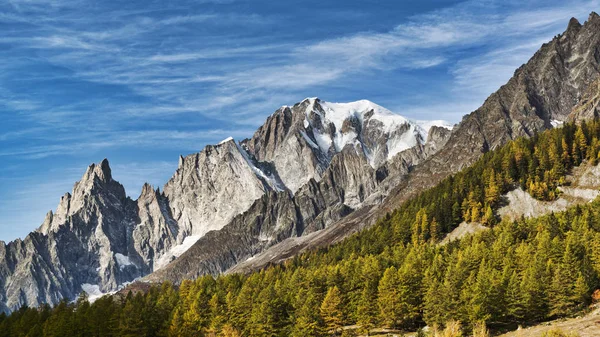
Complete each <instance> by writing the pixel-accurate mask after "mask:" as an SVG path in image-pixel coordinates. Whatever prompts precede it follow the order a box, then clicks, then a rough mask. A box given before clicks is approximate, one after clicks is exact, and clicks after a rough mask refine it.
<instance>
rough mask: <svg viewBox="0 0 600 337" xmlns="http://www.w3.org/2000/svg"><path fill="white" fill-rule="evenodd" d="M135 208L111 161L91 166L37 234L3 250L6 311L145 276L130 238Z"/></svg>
mask: <svg viewBox="0 0 600 337" xmlns="http://www.w3.org/2000/svg"><path fill="white" fill-rule="evenodd" d="M134 205H135V204H134V202H133V201H132V200H131V199H129V198H127V196H126V195H125V190H124V189H123V186H122V185H121V184H119V183H118V182H116V181H114V180H113V179H112V175H111V170H110V167H109V164H108V161H107V160H104V161H102V162H101V163H100V164H98V165H95V164H92V165H91V166H90V167H88V169H87V171H86V173H85V174H84V175H83V177H82V179H81V180H80V181H79V182H77V183H76V184H75V186H74V188H73V193H72V194H66V195H65V196H63V197H62V198H61V200H60V203H59V205H58V207H57V210H56V213H54V214H52V213H49V214H48V216H47V217H46V220H45V221H44V223H43V225H42V226H41V227H40V228H39V229H38V230H37V231H36V232H32V233H31V234H29V235H28V236H27V237H26V238H25V239H24V240H15V241H13V242H10V243H9V244H8V245H6V246H5V247H3V250H4V254H2V257H1V258H0V265H2V267H1V268H0V269H1V270H3V272H4V275H3V277H2V278H1V279H0V286H1V287H0V293H1V294H2V295H1V296H2V299H3V301H2V302H3V304H4V305H5V307H6V308H7V309H15V308H18V307H19V306H21V305H30V306H34V305H38V304H40V303H56V302H57V301H59V300H61V299H62V298H68V299H71V298H73V297H74V296H76V295H77V294H78V293H79V292H80V291H81V287H82V285H83V284H90V285H97V286H98V287H99V289H101V290H108V289H112V288H116V287H117V286H118V285H119V284H121V283H123V282H126V281H129V280H131V279H133V278H136V277H139V276H141V275H142V274H141V269H140V268H138V267H141V265H142V262H141V259H140V258H139V255H138V254H137V252H135V251H134V250H133V249H131V245H130V240H129V239H130V237H131V231H132V230H133V228H134V226H135V220H136V214H135V212H134V209H135V206H134Z"/></svg>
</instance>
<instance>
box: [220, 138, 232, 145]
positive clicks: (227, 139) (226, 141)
mask: <svg viewBox="0 0 600 337" xmlns="http://www.w3.org/2000/svg"><path fill="white" fill-rule="evenodd" d="M229 142H234V140H233V137H227V138H225V139H223V140H222V141H220V142H219V143H218V144H217V145H222V144H225V143H229Z"/></svg>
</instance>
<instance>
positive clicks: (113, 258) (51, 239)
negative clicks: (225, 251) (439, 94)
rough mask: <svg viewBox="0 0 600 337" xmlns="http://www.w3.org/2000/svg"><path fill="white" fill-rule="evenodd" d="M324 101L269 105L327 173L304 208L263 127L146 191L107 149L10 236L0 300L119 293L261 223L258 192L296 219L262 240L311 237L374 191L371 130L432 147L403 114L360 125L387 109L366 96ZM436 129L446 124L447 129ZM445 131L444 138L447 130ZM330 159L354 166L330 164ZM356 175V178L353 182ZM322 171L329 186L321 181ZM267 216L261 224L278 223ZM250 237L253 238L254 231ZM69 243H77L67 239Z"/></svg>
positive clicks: (186, 162) (376, 137)
mask: <svg viewBox="0 0 600 337" xmlns="http://www.w3.org/2000/svg"><path fill="white" fill-rule="evenodd" d="M355 103H356V102H355ZM303 104H304V105H303ZM308 104H310V106H311V108H310V109H309V110H310V111H308V110H307V107H308ZM321 104H327V103H325V102H323V101H321V100H319V99H316V98H315V99H312V100H311V99H307V100H304V101H302V102H300V103H298V104H296V105H295V106H294V107H292V108H289V107H288V108H287V109H286V108H285V107H284V108H281V109H278V110H277V111H276V112H274V113H273V114H272V115H271V117H272V116H275V117H274V118H276V119H277V118H283V117H286V115H287V116H288V117H294V118H295V119H296V120H300V122H296V124H295V125H294V127H295V129H292V128H290V127H291V126H292V125H291V124H290V125H287V126H286V127H287V131H288V133H287V134H285V135H284V136H285V137H287V138H285V139H286V141H285V142H286V144H289V143H293V144H294V146H296V148H297V149H300V150H301V152H300V153H299V155H297V156H296V158H299V157H307V156H306V153H310V155H311V156H312V158H314V159H315V160H314V161H308V162H307V166H305V167H304V168H303V169H302V170H300V171H302V172H320V173H318V174H317V175H316V176H314V177H313V178H311V179H310V181H308V182H307V183H303V184H302V186H296V187H297V188H298V189H300V188H302V190H303V192H302V197H301V198H300V199H299V200H300V201H299V202H298V203H300V204H302V205H303V206H302V211H300V209H298V205H297V204H294V206H293V208H289V207H290V206H291V205H292V204H289V203H288V204H287V205H288V206H285V203H284V204H283V205H276V203H278V202H283V200H288V201H290V200H292V199H290V197H291V196H290V193H291V191H290V189H289V188H288V186H287V185H285V184H284V182H283V180H282V179H281V178H280V176H279V173H278V170H277V168H278V167H279V169H280V170H281V167H282V166H281V164H279V165H278V164H277V163H273V162H269V161H266V160H264V159H265V156H269V155H270V156H275V155H278V153H281V152H282V151H285V148H284V149H283V150H282V149H281V148H277V147H276V146H273V145H279V144H280V143H277V142H272V143H268V142H262V143H261V140H260V137H254V140H255V142H254V143H252V146H248V144H250V141H251V139H250V140H244V141H240V142H236V141H235V140H233V138H227V139H225V140H223V141H221V142H219V143H218V144H215V145H207V146H205V147H204V149H203V150H202V151H200V152H198V153H194V154H190V155H187V156H185V157H184V156H180V157H179V162H178V167H177V169H176V171H175V173H174V174H173V176H172V177H171V178H170V179H169V181H168V182H167V183H166V184H165V185H164V187H163V189H162V191H161V190H160V189H159V188H157V189H154V188H153V187H152V186H150V185H149V184H144V186H142V189H141V192H140V195H139V197H138V198H137V199H136V200H132V199H131V198H129V197H128V196H127V195H126V193H125V189H124V187H123V186H122V185H121V184H120V183H118V182H117V181H116V180H114V179H113V175H112V171H111V169H110V165H109V162H108V160H107V159H104V160H102V161H101V162H100V163H98V164H91V165H90V166H89V167H88V168H87V169H86V171H85V173H84V174H83V175H82V178H81V180H79V181H78V182H76V183H75V184H74V186H73V190H72V192H70V193H66V194H65V195H64V196H63V197H62V198H61V200H60V202H59V204H58V206H57V208H56V210H55V211H54V212H53V211H50V212H48V214H47V215H46V218H45V220H44V222H43V223H42V225H40V227H39V228H38V229H37V230H36V231H34V232H32V233H31V234H30V235H28V236H27V237H25V238H24V239H23V240H20V239H19V240H15V241H12V242H9V243H8V244H4V243H3V244H1V245H0V246H1V247H0V249H1V250H2V251H0V276H1V277H0V303H1V304H0V310H1V311H10V310H13V309H16V308H18V307H19V306H21V305H30V306H36V305H39V304H41V303H51V304H55V303H57V302H58V301H59V300H61V299H62V298H67V299H73V298H74V297H75V296H76V295H77V294H78V293H79V292H80V291H82V290H85V289H88V290H89V289H93V290H94V296H97V295H98V293H102V292H105V293H106V292H112V291H114V290H116V289H118V288H119V287H120V286H121V285H122V284H124V283H127V282H130V281H132V280H134V279H136V278H139V277H141V276H144V275H147V274H149V273H151V272H152V271H157V270H160V269H161V268H163V267H164V266H166V265H168V264H169V262H170V261H171V260H173V259H176V258H177V257H178V256H179V255H181V254H183V253H185V251H186V250H187V249H188V248H189V247H191V246H193V244H194V243H195V242H196V241H197V240H200V239H201V238H203V237H204V236H205V235H206V234H207V233H210V232H219V231H220V230H221V229H222V228H223V226H225V225H226V224H228V223H230V222H232V221H233V220H234V219H235V217H240V218H241V219H245V220H244V221H245V222H248V221H252V220H251V219H247V218H243V217H241V215H242V214H244V213H245V212H247V211H248V210H249V209H250V208H251V206H252V205H253V204H257V206H256V207H258V204H259V203H260V202H259V201H260V200H263V201H262V202H263V203H264V202H266V203H267V205H268V206H267V207H263V208H262V209H261V210H262V212H263V213H264V212H271V213H272V209H273V208H279V209H280V213H281V214H282V215H281V217H282V218H281V220H279V221H280V222H281V221H285V222H287V221H292V222H293V224H296V225H293V224H292V225H291V226H283V227H282V226H278V225H276V224H275V223H273V224H271V225H272V226H271V227H270V232H269V235H270V236H269V237H268V238H267V240H266V241H265V237H264V235H266V234H265V233H262V235H263V237H260V235H258V237H257V239H258V241H257V242H256V243H255V244H256V247H262V246H261V245H265V244H266V243H264V242H267V241H269V242H270V241H274V242H276V241H280V240H283V239H285V238H287V237H290V236H297V235H302V233H304V232H305V231H314V230H319V229H322V228H324V227H326V226H327V225H328V224H329V223H330V222H331V221H333V219H335V220H337V219H339V218H341V217H343V216H345V215H347V214H348V213H349V212H351V208H349V206H346V205H344V202H346V203H349V204H351V205H352V206H354V207H356V205H359V204H360V203H361V202H362V201H363V199H364V198H365V197H366V196H365V193H366V194H370V193H371V192H373V191H374V185H373V182H374V181H376V179H377V178H376V172H375V170H374V169H373V167H371V165H370V164H369V163H368V162H367V157H366V156H365V153H364V151H363V150H362V148H363V140H365V141H366V140H370V141H371V140H372V141H371V144H378V145H381V144H383V146H384V153H387V152H385V151H387V141H388V140H389V139H393V137H404V139H406V137H414V140H413V141H412V143H410V144H414V146H415V151H416V152H415V153H416V154H414V156H417V157H418V156H422V155H424V154H421V152H422V149H423V148H424V146H425V144H424V139H423V137H422V133H423V131H422V130H419V131H420V133H415V132H412V130H416V129H417V128H418V126H417V125H416V124H414V123H413V122H410V121H408V120H406V119H405V118H403V117H400V116H397V115H394V116H397V117H394V118H396V119H398V120H400V121H401V123H397V125H392V126H389V125H388V127H387V129H386V130H383V131H381V132H380V131H379V130H378V128H381V127H382V126H383V124H377V123H375V125H365V128H364V129H368V130H369V132H371V133H370V134H367V133H364V134H360V130H362V129H363V120H358V118H356V114H358V113H360V114H362V115H361V116H364V115H370V117H372V115H374V114H375V111H364V109H371V110H374V109H381V110H383V108H381V107H379V106H377V105H375V104H374V103H371V102H368V101H364V100H363V101H359V102H358V103H356V104H358V105H362V106H364V108H363V111H352V113H348V112H349V110H347V111H343V113H344V114H346V115H343V116H342V117H340V116H333V117H335V118H337V120H336V122H338V125H337V127H336V124H334V123H332V122H330V121H328V120H326V119H325V116H326V114H327V117H332V114H333V115H335V114H338V111H335V110H332V109H329V110H328V111H327V112H325V111H324V108H323V107H321ZM336 104H337V103H336ZM352 104H353V103H348V105H352ZM292 110H293V111H292ZM307 111H308V114H307ZM385 111H386V112H387V110H385ZM320 114H321V115H320ZM292 115H294V116H292ZM338 115H339V114H338ZM271 117H269V118H271ZM301 117H303V119H304V120H301ZM309 117H310V119H309ZM386 117H390V115H386ZM367 119H369V118H367ZM268 121H269V119H267V122H266V123H265V125H268ZM306 123H308V124H309V125H306ZM311 123H312V124H311ZM370 124H373V123H370ZM317 129H318V130H321V131H326V132H327V134H326V135H327V136H328V137H331V138H330V141H329V142H325V143H326V144H329V147H327V148H324V147H323V148H322V147H319V146H318V145H317V146H314V145H316V144H317V143H318V142H319V141H321V140H323V138H325V136H322V135H320V134H319V133H318V132H319V131H316V130H317ZM407 130H408V132H407ZM395 131H397V132H395ZM394 132H395V133H394ZM434 133H440V134H444V131H440V130H436V131H434ZM257 134H260V129H259V130H258V131H257ZM316 137H321V139H319V140H318V139H317V138H316ZM335 137H337V138H338V139H337V140H338V142H337V145H342V146H343V148H340V147H336V146H335V145H336V143H335V142H334V140H336V139H334V138H335ZM344 137H345V138H344ZM369 137H372V138H373V139H371V138H369ZM265 138H267V139H268V138H269V137H265ZM433 138H436V136H434V137H433ZM437 138H438V139H443V135H442V136H439V137H437ZM340 139H341V142H340V141H339V140H340ZM399 139H400V138H399ZM378 142H379V143H378ZM261 144H267V145H268V146H267V147H269V146H270V149H268V151H265V152H259V151H254V147H255V146H257V145H261ZM410 144H409V145H410ZM417 145H418V146H417ZM365 147H366V146H365ZM417 147H418V149H416V148H417ZM302 151H303V152H302ZM257 154H258V155H257ZM257 157H258V158H257ZM308 158H311V157H310V156H308ZM331 163H334V164H333V165H334V166H339V167H340V169H343V170H344V171H342V173H337V172H336V173H334V172H330V171H331V170H330V166H331V165H330V164H331ZM311 165H312V166H311ZM363 166H364V167H363ZM328 170H329V171H328ZM328 172H329V173H328ZM350 172H352V174H350ZM321 174H323V176H321ZM347 177H353V178H352V179H350V180H348V179H346V178H347ZM361 177H362V178H361ZM315 178H316V179H317V180H318V181H321V180H323V181H326V182H328V184H329V185H326V184H325V185H323V184H321V185H319V182H318V181H317V180H315ZM342 180H344V181H346V183H344V188H342V187H341V186H338V185H340V183H337V182H338V181H342ZM290 181H291V180H290ZM292 185H293V184H292ZM304 185H306V186H304ZM334 185H336V186H334ZM352 185H357V186H358V187H356V188H353V187H352ZM329 187H335V188H336V190H335V191H336V192H334V193H330V191H329ZM241 191H243V193H240V192H241ZM265 198H266V199H268V200H266V199H265ZM326 210H327V211H326ZM261 214H262V213H261ZM259 216H261V217H262V215H259ZM275 216H276V215H275ZM294 217H296V218H295V220H294ZM284 219H285V220H284ZM305 219H311V220H310V221H311V223H310V224H308V223H305V221H304V220H305ZM261 224H262V226H263V228H267V227H268V225H267V224H265V223H261ZM240 226H241V227H243V226H242V224H240ZM265 226H266V227H265ZM241 227H240V228H241ZM242 232H243V231H242ZM212 235H214V234H211V236H210V237H213V236H212ZM231 235H237V234H231ZM241 239H242V240H243V241H246V242H247V241H248V238H241ZM65 240H66V241H65ZM224 240H225V241H226V242H231V241H232V240H230V239H228V238H225V239H224ZM67 242H68V244H67ZM261 242H262V243H261ZM269 244H270V243H269ZM66 245H68V246H69V248H64V247H66ZM266 245H268V244H266ZM257 249H262V248H257ZM256 252H257V251H253V252H252V254H254V253H256ZM39 257H43V258H39ZM32 268H33V269H32ZM27 285H29V286H27Z"/></svg>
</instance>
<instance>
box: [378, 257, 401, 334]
mask: <svg viewBox="0 0 600 337" xmlns="http://www.w3.org/2000/svg"><path fill="white" fill-rule="evenodd" d="M398 287H399V280H398V270H397V269H396V268H395V267H389V268H388V269H386V270H385V272H384V273H383V277H382V278H381V281H379V289H378V290H379V297H378V299H377V302H378V306H379V317H380V321H381V322H382V323H383V324H385V325H386V326H388V327H396V326H397V324H398V321H399V320H400V305H401V303H400V298H399V296H398Z"/></svg>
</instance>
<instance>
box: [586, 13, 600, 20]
mask: <svg viewBox="0 0 600 337" xmlns="http://www.w3.org/2000/svg"><path fill="white" fill-rule="evenodd" d="M598 19H600V15H598V13H596V12H591V13H590V16H589V17H588V22H590V21H595V20H598Z"/></svg>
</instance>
